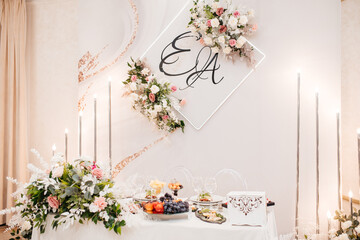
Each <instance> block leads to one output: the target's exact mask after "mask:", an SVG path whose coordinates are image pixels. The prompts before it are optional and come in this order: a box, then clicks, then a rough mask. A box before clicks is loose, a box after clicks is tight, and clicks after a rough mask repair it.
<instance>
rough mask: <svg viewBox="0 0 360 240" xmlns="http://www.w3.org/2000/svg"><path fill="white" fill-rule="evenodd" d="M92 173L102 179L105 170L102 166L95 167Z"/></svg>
mask: <svg viewBox="0 0 360 240" xmlns="http://www.w3.org/2000/svg"><path fill="white" fill-rule="evenodd" d="M91 174H92V175H93V176H94V177H96V178H97V179H102V177H103V171H102V170H101V169H100V168H95V169H93V170H92V171H91Z"/></svg>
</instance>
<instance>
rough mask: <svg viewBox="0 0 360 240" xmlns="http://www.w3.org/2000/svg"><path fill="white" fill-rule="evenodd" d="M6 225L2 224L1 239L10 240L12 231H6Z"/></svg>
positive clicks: (0, 229)
mask: <svg viewBox="0 0 360 240" xmlns="http://www.w3.org/2000/svg"><path fill="white" fill-rule="evenodd" d="M5 229H6V226H0V240H9V238H10V237H11V235H10V232H7V233H4V231H5Z"/></svg>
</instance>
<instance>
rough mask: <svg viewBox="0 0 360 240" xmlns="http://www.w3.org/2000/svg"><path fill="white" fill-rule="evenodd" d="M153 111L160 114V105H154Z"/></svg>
mask: <svg viewBox="0 0 360 240" xmlns="http://www.w3.org/2000/svg"><path fill="white" fill-rule="evenodd" d="M154 111H155V112H161V111H162V107H161V105H155V107H154Z"/></svg>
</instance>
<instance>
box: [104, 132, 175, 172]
mask: <svg viewBox="0 0 360 240" xmlns="http://www.w3.org/2000/svg"><path fill="white" fill-rule="evenodd" d="M167 136H168V134H166V135H164V136H162V137H160V138H159V139H157V140H155V141H154V142H153V143H150V144H149V145H147V146H145V147H144V148H143V149H141V150H140V151H138V152H136V153H134V154H132V155H130V156H128V157H126V158H125V159H123V160H122V161H121V162H119V163H118V164H116V166H115V168H114V171H113V172H112V175H111V177H112V178H113V179H114V178H115V177H116V176H117V175H118V174H119V172H120V171H121V170H122V169H124V168H125V167H126V166H127V165H128V164H129V163H130V162H132V161H134V160H135V159H136V158H138V157H140V156H141V155H142V154H143V153H145V152H146V151H147V150H149V149H150V148H151V147H152V146H154V145H155V144H157V143H159V142H161V141H162V140H164V139H165V138H166V137H167Z"/></svg>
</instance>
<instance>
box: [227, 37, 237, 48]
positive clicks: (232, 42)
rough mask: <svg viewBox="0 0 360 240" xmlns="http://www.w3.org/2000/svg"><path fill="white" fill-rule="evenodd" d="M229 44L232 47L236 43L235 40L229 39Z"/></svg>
mask: <svg viewBox="0 0 360 240" xmlns="http://www.w3.org/2000/svg"><path fill="white" fill-rule="evenodd" d="M229 44H230V46H232V47H234V46H235V45H236V40H235V39H230V40H229Z"/></svg>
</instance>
